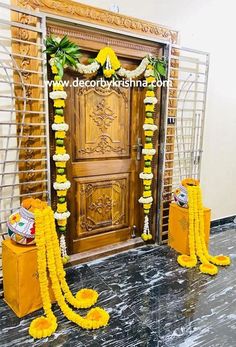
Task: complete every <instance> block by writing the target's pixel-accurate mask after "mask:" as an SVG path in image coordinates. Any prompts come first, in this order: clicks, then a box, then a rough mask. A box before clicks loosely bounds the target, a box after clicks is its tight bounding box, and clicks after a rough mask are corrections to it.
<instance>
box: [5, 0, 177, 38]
mask: <svg viewBox="0 0 236 347" xmlns="http://www.w3.org/2000/svg"><path fill="white" fill-rule="evenodd" d="M12 2H13V3H14V4H15V5H18V6H21V7H24V8H30V9H34V10H35V9H39V10H40V11H42V12H44V13H47V14H54V15H59V16H61V17H62V18H63V17H66V18H67V19H68V18H71V19H73V18H74V19H77V20H80V21H83V22H86V23H93V24H97V25H101V26H105V27H108V28H113V29H119V30H124V31H129V32H133V33H136V34H140V35H144V36H149V37H155V38H159V39H161V40H166V41H169V42H172V43H178V32H177V31H176V30H172V29H169V28H167V27H164V26H161V25H158V24H155V23H152V22H148V21H145V20H142V19H138V18H133V17H129V16H126V15H123V14H120V13H114V12H111V11H107V10H103V9H100V8H96V7H93V6H89V5H85V4H81V3H78V2H74V1H71V0H56V1H54V0H12Z"/></svg>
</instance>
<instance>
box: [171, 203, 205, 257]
mask: <svg viewBox="0 0 236 347" xmlns="http://www.w3.org/2000/svg"><path fill="white" fill-rule="evenodd" d="M188 212H189V210H188V208H184V207H180V206H178V205H177V204H176V203H171V204H170V210H169V230H168V245H169V246H170V247H172V248H174V249H175V250H176V251H177V252H179V253H181V254H187V255H189V244H188V231H189V217H188V216H189V215H188ZM210 221H211V209H210V208H206V207H205V208H204V230H205V240H206V245H207V246H208V242H209V235H210Z"/></svg>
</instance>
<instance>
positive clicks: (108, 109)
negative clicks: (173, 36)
mask: <svg viewBox="0 0 236 347" xmlns="http://www.w3.org/2000/svg"><path fill="white" fill-rule="evenodd" d="M57 30H58V28H57ZM51 32H53V26H52V27H51ZM57 32H58V31H57ZM63 33H66V34H67V35H68V37H69V38H71V40H73V41H74V42H77V43H78V45H79V46H80V47H81V49H82V52H83V55H84V56H85V58H84V62H86V57H95V56H96V54H97V52H98V51H99V50H100V49H101V48H102V47H104V46H106V45H107V43H108V42H109V44H110V46H111V47H112V48H113V49H114V50H115V52H116V53H117V56H118V57H119V59H120V62H121V64H122V66H124V67H126V68H128V69H134V68H135V67H136V66H138V64H139V63H140V61H141V59H142V58H143V57H144V56H145V55H147V53H153V54H159V55H161V47H160V46H158V45H157V44H155V45H154V44H153V45H150V43H147V42H145V43H144V42H141V41H139V40H135V41H133V40H132V41H130V40H128V39H127V38H122V37H118V36H114V35H113V36H111V35H109V34H105V33H102V35H101V34H100V33H99V32H91V31H89V30H85V29H80V30H78V31H77V29H74V28H73V29H72V28H68V27H63ZM72 33H73V35H72ZM76 33H77V35H76ZM76 78H79V79H86V77H85V76H81V75H78V74H76V73H74V72H71V71H66V72H65V79H66V80H68V81H70V84H72V83H73V80H75V79H76ZM92 79H93V80H96V79H99V77H97V76H94V77H93V78H92ZM66 91H67V94H68V98H67V101H66V109H65V115H66V122H67V123H68V124H69V131H68V133H67V151H68V153H69V154H70V161H69V162H68V178H69V180H70V181H71V184H72V186H71V189H70V190H69V193H68V207H69V210H70V211H71V217H70V219H69V232H68V237H69V249H70V253H78V252H81V251H87V250H91V249H94V248H99V247H102V246H105V245H112V244H115V243H117V242H120V241H125V240H129V239H130V238H131V235H132V232H133V228H135V227H136V228H135V231H136V234H137V236H138V235H140V234H141V232H142V224H143V213H142V206H140V204H139V203H138V198H139V197H140V196H141V195H142V182H141V180H140V179H139V173H140V172H141V171H142V167H143V160H142V155H141V156H140V150H141V148H140V146H139V145H138V144H139V143H143V141H144V139H143V129H142V125H143V121H144V103H143V99H144V93H145V91H144V89H143V88H142V87H132V88H124V87H122V86H115V87H110V88H108V87H102V86H98V85H96V86H94V87H91V86H90V87H68V88H67V89H66ZM159 94H160V93H159ZM159 111H160V110H159V108H158V109H157V116H158V112H159ZM157 122H159V117H157ZM156 147H157V148H158V139H156ZM155 166H156V162H155ZM154 185H155V183H154ZM153 228H155V225H154V224H153Z"/></svg>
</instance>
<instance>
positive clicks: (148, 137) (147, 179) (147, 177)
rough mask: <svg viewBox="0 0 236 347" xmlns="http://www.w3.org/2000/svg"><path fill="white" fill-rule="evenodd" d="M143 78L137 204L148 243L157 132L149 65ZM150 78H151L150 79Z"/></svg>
mask: <svg viewBox="0 0 236 347" xmlns="http://www.w3.org/2000/svg"><path fill="white" fill-rule="evenodd" d="M144 76H145V77H146V83H147V90H146V93H145V99H144V104H145V112H146V113H145V120H144V125H143V130H144V135H145V144H144V148H143V150H142V153H143V155H144V168H143V172H141V174H140V175H139V176H140V178H141V179H142V180H143V194H142V197H141V198H140V199H139V202H140V203H141V204H143V209H144V215H145V217H144V226H143V232H142V235H141V237H142V239H143V240H144V241H148V240H151V239H152V234H151V232H150V227H149V215H150V209H151V206H152V202H153V197H152V188H151V185H152V178H153V174H152V158H153V155H154V154H155V152H156V150H155V149H154V148H153V143H152V139H153V135H154V131H155V130H157V126H156V125H154V119H153V116H154V112H155V104H156V103H157V99H156V97H155V86H154V85H153V82H154V81H156V79H155V78H154V77H152V76H154V67H153V66H152V65H151V64H149V65H148V66H147V68H146V70H145V73H144ZM150 76H151V77H150Z"/></svg>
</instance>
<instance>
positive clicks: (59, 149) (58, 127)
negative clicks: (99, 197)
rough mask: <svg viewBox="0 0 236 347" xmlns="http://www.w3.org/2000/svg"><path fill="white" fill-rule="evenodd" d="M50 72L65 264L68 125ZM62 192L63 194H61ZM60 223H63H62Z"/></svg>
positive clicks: (60, 88)
mask: <svg viewBox="0 0 236 347" xmlns="http://www.w3.org/2000/svg"><path fill="white" fill-rule="evenodd" d="M51 70H52V73H53V74H54V75H55V77H54V79H55V81H56V82H55V83H54V84H53V92H51V93H50V94H49V95H50V98H51V99H52V100H53V101H54V104H53V105H54V109H55V115H54V124H53V125H52V129H53V130H54V131H55V142H56V148H55V155H54V156H53V160H54V161H55V165H56V173H57V175H56V182H55V184H54V189H55V190H56V191H57V200H58V201H57V210H56V213H55V215H54V216H55V218H56V219H57V230H58V232H60V233H61V235H60V248H61V255H62V258H63V262H64V264H65V263H67V262H68V260H69V256H68V254H67V249H66V241H65V233H66V225H67V218H68V217H69V216H70V212H69V211H68V209H67V204H66V195H67V189H69V188H70V182H69V181H68V180H67V176H66V162H67V160H68V159H69V155H68V154H67V153H66V148H65V142H64V141H65V138H66V131H67V130H68V125H67V124H66V123H65V119H64V107H65V100H64V99H65V98H66V93H65V92H64V86H63V84H62V83H61V76H59V75H57V73H58V69H57V68H56V67H55V65H53V64H52V65H51ZM57 97H58V98H57ZM60 184H64V186H61V185H60ZM63 188H66V189H63ZM62 191H63V194H62V193H61V192H62ZM61 221H63V223H62V222H61Z"/></svg>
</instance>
